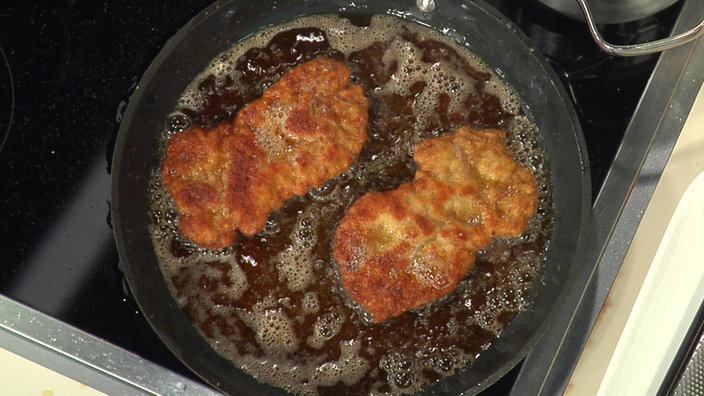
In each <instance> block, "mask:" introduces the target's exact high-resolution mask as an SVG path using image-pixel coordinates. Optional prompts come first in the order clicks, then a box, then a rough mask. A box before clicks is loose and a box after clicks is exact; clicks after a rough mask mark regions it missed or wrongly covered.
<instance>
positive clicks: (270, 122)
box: [161, 58, 369, 249]
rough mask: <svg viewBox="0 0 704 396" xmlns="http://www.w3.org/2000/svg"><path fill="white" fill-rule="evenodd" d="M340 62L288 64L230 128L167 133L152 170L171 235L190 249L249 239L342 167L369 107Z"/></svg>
mask: <svg viewBox="0 0 704 396" xmlns="http://www.w3.org/2000/svg"><path fill="white" fill-rule="evenodd" d="M350 75H351V73H350V71H349V69H348V68H347V67H346V66H345V65H344V64H342V63H340V62H337V61H334V60H331V59H326V58H319V59H316V60H312V61H309V62H307V63H304V64H302V65H300V66H297V67H295V68H293V69H292V70H290V71H289V72H287V73H286V74H284V75H283V76H282V77H281V79H280V80H279V81H278V82H277V83H276V84H274V85H272V86H271V87H270V88H269V89H268V90H266V91H265V92H264V94H263V96H262V97H261V98H260V99H257V100H255V101H254V102H252V103H250V104H249V105H247V106H245V107H244V108H243V109H242V110H241V111H240V112H239V113H238V114H237V116H236V117H235V120H234V122H232V123H226V124H222V125H219V126H217V127H215V128H213V129H211V130H204V129H203V128H200V127H198V126H194V127H191V128H189V129H187V130H185V131H183V132H181V133H178V134H176V135H175V136H173V137H172V138H171V139H170V140H169V142H168V145H167V148H166V156H165V159H164V162H163V164H162V168H161V174H162V177H163V181H164V184H165V186H166V188H167V189H168V191H169V193H170V194H171V197H172V198H173V201H174V204H175V206H176V209H177V211H178V213H179V231H180V232H181V233H182V234H183V236H184V237H186V238H187V239H189V240H191V241H192V242H194V243H196V244H197V245H200V246H203V247H206V248H210V249H217V248H222V247H225V246H228V245H229V244H231V243H232V242H233V241H234V239H235V236H236V230H239V231H240V232H241V233H242V234H245V235H253V234H256V233H257V232H258V231H260V230H261V229H263V228H264V225H265V224H266V220H267V217H268V215H269V214H270V213H271V212H272V211H274V210H276V209H277V208H279V207H280V206H281V205H282V204H283V203H284V202H285V201H286V200H287V199H289V198H292V197H293V196H296V195H303V194H305V193H306V192H307V191H308V190H309V189H311V188H316V187H320V186H322V185H323V183H324V182H325V181H326V180H328V179H330V178H333V177H335V176H337V175H339V174H340V173H342V172H343V171H344V170H346V169H347V168H348V167H349V166H350V165H351V164H352V162H353V161H354V160H355V159H356V158H357V155H358V154H359V152H360V150H361V148H362V146H363V145H364V142H365V141H366V127H367V109H368V106H369V104H368V101H367V99H366V97H365V96H364V92H363V90H362V87H360V86H359V85H356V84H353V83H351V82H350Z"/></svg>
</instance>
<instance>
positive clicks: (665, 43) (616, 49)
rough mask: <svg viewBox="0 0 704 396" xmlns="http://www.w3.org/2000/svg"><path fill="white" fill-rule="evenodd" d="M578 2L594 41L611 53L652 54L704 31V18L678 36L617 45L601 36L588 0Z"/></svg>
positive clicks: (681, 42)
mask: <svg viewBox="0 0 704 396" xmlns="http://www.w3.org/2000/svg"><path fill="white" fill-rule="evenodd" d="M577 3H579V6H580V7H581V8H582V13H583V14H584V19H585V20H586V21H587V25H588V26H589V31H590V32H591V34H592V37H593V38H594V41H596V44H597V45H598V46H599V48H601V49H602V50H603V51H604V52H606V53H608V54H610V55H616V56H638V55H647V54H652V53H654V52H660V51H664V50H666V49H670V48H673V47H677V46H679V45H682V44H684V43H687V42H689V41H692V40H694V39H696V38H697V37H699V36H700V35H701V34H702V33H704V20H702V22H700V23H699V24H698V25H697V26H695V27H693V28H691V29H689V30H687V31H686V32H683V33H680V34H678V35H676V36H672V37H668V38H664V39H660V40H655V41H650V42H647V43H641V44H631V45H615V44H611V43H608V42H606V41H605V40H604V38H603V37H602V36H601V33H599V29H597V27H596V22H595V21H594V17H593V16H592V12H591V10H590V9H589V6H588V5H587V0H577Z"/></svg>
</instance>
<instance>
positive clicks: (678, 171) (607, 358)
mask: <svg viewBox="0 0 704 396" xmlns="http://www.w3.org/2000/svg"><path fill="white" fill-rule="evenodd" d="M702 172H704V87H702V88H701V89H700V90H699V93H698V95H697V99H696V101H695V103H694V106H693V108H692V110H691V112H690V113H689V115H688V117H687V121H686V122H685V125H684V128H683V129H682V132H681V134H680V136H679V139H678V140H677V143H676V144H675V147H674V149H673V152H672V154H671V156H670V158H669V159H668V161H667V164H666V166H665V169H664V171H663V173H662V176H661V177H660V180H659V181H658V183H657V186H656V188H655V191H654V193H653V196H652V199H651V201H650V203H649V204H648V206H647V208H646V209H645V212H644V213H643V217H642V220H641V223H640V225H639V227H638V230H637V231H636V234H635V236H634V238H633V241H632V242H631V244H630V247H629V248H628V251H627V253H626V256H625V259H624V261H623V263H622V264H621V268H620V270H619V271H618V274H617V275H616V279H615V281H614V283H613V285H612V287H611V289H610V291H609V294H608V296H607V298H606V303H605V304H604V308H603V309H602V311H601V312H600V314H599V318H598V319H597V322H596V324H595V326H594V328H593V330H592V332H591V334H590V336H589V339H588V340H587V344H586V347H585V349H584V351H583V353H582V355H581V356H580V359H579V362H578V364H577V367H576V368H575V371H574V373H573V375H572V378H571V380H570V383H569V385H568V391H569V394H570V395H582V394H585V395H594V394H597V391H598V390H599V387H600V386H601V385H602V382H603V381H602V380H603V379H604V377H605V374H606V373H607V371H608V370H617V369H618V366H619V362H617V361H616V359H612V357H614V356H615V353H614V352H615V351H616V348H617V345H618V343H619V337H620V335H621V333H622V332H623V330H624V328H625V326H626V323H627V321H628V320H629V317H631V311H632V309H633V307H634V303H635V301H636V298H637V297H638V294H639V291H640V290H641V285H642V284H643V281H644V279H645V278H646V275H647V274H648V270H649V269H650V267H651V266H650V263H652V262H653V259H654V258H655V255H656V252H657V251H658V248H659V246H660V245H661V240H662V238H663V235H664V234H665V230H666V228H667V226H668V224H669V219H671V218H672V215H673V213H674V212H675V208H676V207H677V204H678V203H679V202H680V199H681V198H682V196H683V194H684V193H685V191H686V189H687V187H688V186H689V185H690V183H691V182H692V181H693V180H694V179H695V177H697V175H699V174H700V173H702ZM683 303H687V302H686V301H685V302H683ZM660 342H662V341H660ZM642 347H643V348H644V349H647V348H648V345H643V346H642ZM604 386H606V384H604Z"/></svg>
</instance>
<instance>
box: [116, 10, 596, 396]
mask: <svg viewBox="0 0 704 396" xmlns="http://www.w3.org/2000/svg"><path fill="white" fill-rule="evenodd" d="M340 11H346V12H350V11H354V12H357V13H364V14H378V13H386V14H392V15H395V16H399V17H402V18H405V19H407V20H410V21H414V22H417V23H420V24H422V25H425V26H428V27H431V28H434V29H436V30H439V31H441V32H444V33H445V34H448V35H451V36H452V37H453V38H454V39H456V40H459V41H460V42H461V43H463V44H465V45H467V46H468V47H470V49H471V50H472V51H474V52H475V53H477V54H478V55H480V56H481V57H482V58H483V59H484V61H485V62H486V63H487V64H488V65H489V66H490V67H491V68H493V69H494V70H495V71H496V72H497V73H499V75H501V76H502V77H503V78H504V79H505V80H506V81H507V82H508V83H509V84H511V85H512V86H513V88H514V89H515V90H516V92H517V94H518V96H519V97H520V98H521V101H522V104H523V109H524V112H525V113H526V115H527V116H528V117H529V118H530V119H531V120H532V121H533V122H534V123H535V124H536V125H537V127H538V128H539V131H540V134H541V136H542V139H543V140H544V145H545V149H546V151H547V154H548V157H549V165H550V169H551V174H552V183H553V202H554V229H553V230H552V233H551V239H550V241H549V245H548V249H547V252H546V255H545V260H546V264H545V268H544V270H543V272H542V274H541V276H540V277H539V278H538V279H536V286H535V295H534V298H533V301H532V304H531V306H530V309H528V310H526V311H524V312H520V313H519V314H518V315H516V317H515V318H514V319H513V321H512V322H511V323H510V324H509V325H508V326H507V328H506V329H505V330H504V332H503V333H502V335H501V336H500V337H499V338H498V339H497V340H496V341H495V342H494V343H493V344H492V345H491V346H490V347H489V348H488V349H487V350H485V351H484V352H483V353H482V354H481V355H480V356H479V357H478V358H477V359H476V360H475V361H474V362H473V363H472V365H471V366H469V367H467V368H465V369H463V370H461V371H459V372H458V373H456V374H454V375H452V376H450V377H447V378H445V379H443V380H442V381H440V382H438V383H437V384H435V385H434V386H432V387H431V388H430V389H428V390H427V391H426V392H425V393H427V394H472V393H477V392H479V391H481V390H482V389H485V388H486V387H487V386H489V385H490V384H492V383H493V382H495V381H496V380H497V379H498V378H500V377H501V376H503V375H504V374H506V373H507V372H508V371H509V370H510V369H511V368H513V367H514V366H515V365H516V364H517V363H518V362H520V361H521V360H522V359H523V358H524V357H525V355H526V354H527V353H528V351H529V350H530V348H531V347H532V346H533V345H534V344H535V343H536V342H537V340H538V338H539V337H540V335H541V333H542V332H543V330H544V329H545V328H546V326H549V323H550V319H551V317H552V316H553V315H552V312H553V311H555V309H556V308H557V304H559V301H560V298H559V295H560V293H562V292H564V290H563V289H564V288H563V286H564V285H565V283H566V280H567V279H568V276H569V272H570V268H571V267H572V266H573V265H578V262H577V257H578V250H579V249H580V246H581V245H582V242H581V240H582V239H583V238H582V235H583V234H584V229H585V226H586V223H587V219H588V216H589V210H590V209H589V208H590V193H589V191H590V186H589V185H590V180H589V172H588V164H587V156H586V149H585V144H584V141H583V136H582V134H581V130H580V128H579V124H578V122H577V118H576V115H575V112H574V109H573V108H572V107H571V104H570V102H569V100H568V97H567V95H566V94H565V92H563V88H562V87H561V85H560V83H559V82H558V81H559V80H558V79H557V77H556V76H555V75H554V73H553V72H552V70H551V69H550V67H549V66H548V64H547V62H546V61H545V60H544V59H543V58H542V57H541V55H540V53H539V52H538V51H537V50H536V48H535V47H533V46H532V44H530V43H529V41H528V40H527V39H526V38H525V37H524V36H523V34H522V33H521V32H520V31H519V30H518V29H517V28H516V27H515V26H513V25H512V24H511V23H510V22H509V21H507V20H506V19H505V18H504V17H503V16H502V15H501V14H499V13H498V12H496V11H495V10H493V9H492V8H491V7H490V6H488V5H486V4H485V3H482V2H480V1H460V0H445V1H442V2H439V4H437V7H436V9H435V10H434V11H433V12H431V13H428V14H426V13H422V12H420V11H419V10H418V9H417V8H416V6H415V3H414V2H412V1H400V0H392V1H383V2H380V1H372V0H370V1H360V0H355V1H354V3H352V2H348V1H341V0H333V1H327V2H323V1H315V0H309V1H300V0H298V1H296V0H292V1H289V0H286V1H279V2H277V4H276V6H269V5H266V6H265V5H262V4H261V3H260V2H249V1H244V0H229V1H220V2H217V3H215V4H213V5H212V6H210V7H208V8H207V9H206V10H204V11H202V12H201V13H200V14H199V15H197V16H196V17H195V18H193V19H192V20H191V21H190V22H189V23H188V24H186V25H185V26H184V27H183V28H182V29H181V30H180V31H179V32H178V33H177V34H176V35H175V36H174V37H173V38H172V39H170V40H169V41H168V42H167V43H166V45H165V46H164V48H163V49H162V50H161V52H160V53H159V54H158V56H157V57H156V58H155V59H154V61H153V62H152V64H151V65H150V67H149V68H148V69H147V71H146V72H145V74H144V76H143V77H142V79H141V81H140V82H139V84H138V86H137V88H136V89H135V92H134V94H133V96H132V97H131V99H130V102H129V105H128V108H127V111H126V114H125V118H124V120H123V122H122V124H121V126H120V130H119V133H118V137H117V141H116V147H115V151H114V159H113V170H112V175H113V176H112V177H113V180H112V183H113V184H112V187H113V191H112V218H113V225H114V231H115V239H116V243H117V247H118V251H119V255H120V261H121V263H122V266H123V269H124V273H125V277H126V279H127V282H128V284H129V286H130V288H131V290H132V293H133V295H134V298H135V299H136V301H137V303H138V304H139V306H140V308H141V309H142V311H143V313H144V315H145V316H146V318H147V320H148V321H149V322H150V324H151V325H152V327H153V328H154V331H155V332H156V333H157V334H158V335H159V336H160V338H161V339H162V340H163V342H164V343H165V344H166V345H167V346H168V348H170V350H171V351H172V352H173V353H174V354H175V355H176V356H177V357H178V358H179V359H180V360H181V361H182V362H183V363H184V364H185V365H186V366H188V367H189V368H190V369H191V370H193V371H194V372H195V373H196V374H198V375H199V376H201V377H202V378H203V379H204V380H205V381H207V382H208V383H210V384H211V385H213V386H214V387H216V388H218V389H220V390H222V391H224V392H227V393H232V394H274V395H275V394H285V392H283V391H282V390H280V389H275V388H273V387H271V386H268V385H264V384H261V383H258V382H257V381H256V380H255V379H253V378H252V377H251V376H249V375H248V374H246V373H244V372H242V371H240V370H239V369H237V368H235V366H234V365H233V364H232V363H231V362H230V361H229V360H226V359H225V358H223V357H221V356H220V355H218V354H217V353H216V352H214V351H213V350H212V349H211V347H210V346H209V345H208V343H207V342H206V341H205V340H204V339H203V338H202V337H201V335H200V334H199V333H198V331H197V330H196V329H195V327H193V326H192V325H191V323H190V321H189V319H188V318H187V317H186V315H185V314H184V313H183V312H182V311H181V309H180V308H179V306H178V305H177V303H176V301H175V300H174V299H173V298H172V296H171V294H170V293H169V290H168V288H167V285H166V283H165V281H164V279H163V276H162V273H161V272H160V269H159V266H158V263H157V258H156V255H155V253H154V248H153V246H152V241H151V238H150V234H149V231H148V227H147V225H148V222H149V220H148V213H149V198H148V185H149V180H150V178H151V174H152V172H153V171H154V170H155V169H157V168H158V167H159V165H160V156H159V136H160V134H161V131H162V130H163V129H164V128H165V123H166V120H167V118H168V117H167V116H168V115H169V114H170V113H171V112H172V111H173V110H174V109H175V107H176V104H177V103H176V101H177V99H178V98H179V96H180V95H181V93H182V92H183V91H184V89H185V88H186V86H187V85H188V84H189V83H190V82H191V81H192V80H193V79H194V78H195V77H196V76H197V75H198V74H199V73H200V72H201V71H202V70H203V69H204V68H205V66H206V65H207V64H208V63H209V62H210V61H211V60H212V59H213V57H214V56H215V55H217V54H218V53H220V52H222V51H224V50H226V49H228V48H229V47H231V46H232V45H233V44H234V43H235V42H237V41H239V40H241V39H242V38H244V37H247V36H249V35H251V34H253V33H254V32H256V31H257V30H258V29H259V28H261V27H264V26H269V25H272V24H276V23H278V22H282V21H286V20H290V19H293V18H296V17H299V16H303V15H309V14H314V13H334V12H340Z"/></svg>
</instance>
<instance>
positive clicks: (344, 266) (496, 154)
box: [333, 127, 537, 322]
mask: <svg viewBox="0 0 704 396" xmlns="http://www.w3.org/2000/svg"><path fill="white" fill-rule="evenodd" d="M505 140H506V134H505V133H504V132H502V131H499V130H479V131H477V130H471V129H469V128H466V127H463V128H459V129H458V130H456V131H454V132H450V133H446V134H444V135H441V136H440V137H436V138H427V139H425V140H424V141H422V142H420V143H418V144H416V146H415V149H414V156H413V158H414V161H415V162H416V164H417V171H416V174H415V178H414V179H413V180H412V181H410V182H408V183H405V184H402V185H401V186H400V187H399V188H397V189H395V190H391V191H387V192H371V193H367V194H365V195H364V196H362V197H361V198H360V199H359V200H358V201H357V202H355V203H354V204H353V205H352V206H351V207H350V208H349V210H348V211H347V214H346V215H345V217H344V218H343V219H342V221H341V223H340V225H339V226H338V229H337V232H336V235H335V239H334V241H333V249H334V250H333V256H334V259H335V261H336V262H337V265H338V272H339V274H340V277H341V280H342V286H343V287H344V288H345V290H346V291H347V293H348V294H349V296H350V297H351V298H352V300H353V301H355V302H356V303H357V304H359V306H360V307H361V308H362V309H363V310H365V311H366V312H367V313H369V314H370V315H371V317H372V320H373V321H374V322H382V321H384V320H386V319H388V318H390V317H393V316H398V315H400V314H401V313H403V312H405V311H407V310H410V309H413V308H417V307H420V306H422V305H425V304H427V303H429V302H432V301H434V300H436V299H438V298H440V297H442V296H444V295H446V294H448V293H450V292H451V291H452V290H454V289H455V287H456V286H457V284H458V283H459V282H460V281H461V280H462V278H464V277H465V275H466V274H467V271H468V270H469V269H470V267H471V266H472V265H473V263H474V260H475V254H476V252H477V251H478V250H479V249H482V248H484V247H486V246H487V245H488V244H489V243H490V242H491V240H492V239H493V238H494V237H507V238H510V237H517V236H520V235H521V234H522V233H523V232H524V231H525V228H526V225H527V223H528V221H529V219H530V218H531V217H532V216H533V214H534V213H535V210H536V205H537V192H536V186H535V179H534V177H533V175H532V174H531V173H530V171H529V170H528V169H526V168H523V167H521V166H519V165H518V164H517V163H516V162H515V161H514V159H513V158H512V156H511V153H510V152H509V151H508V149H507V148H506V146H505V144H504V141H505Z"/></svg>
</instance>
